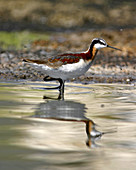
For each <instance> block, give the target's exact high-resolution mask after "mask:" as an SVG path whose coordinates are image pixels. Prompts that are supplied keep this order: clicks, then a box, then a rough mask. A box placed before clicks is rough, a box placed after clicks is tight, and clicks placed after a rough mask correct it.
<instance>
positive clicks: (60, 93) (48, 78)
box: [43, 76, 65, 100]
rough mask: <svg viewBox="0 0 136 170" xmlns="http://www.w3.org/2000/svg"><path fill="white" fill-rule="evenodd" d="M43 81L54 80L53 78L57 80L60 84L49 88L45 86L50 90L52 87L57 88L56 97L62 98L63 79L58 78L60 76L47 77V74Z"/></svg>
mask: <svg viewBox="0 0 136 170" xmlns="http://www.w3.org/2000/svg"><path fill="white" fill-rule="evenodd" d="M43 80H44V81H54V80H58V81H59V83H60V85H59V86H57V87H51V88H45V89H46V90H52V89H58V90H59V96H58V99H59V100H60V99H62V100H64V83H65V81H64V80H62V79H60V78H58V79H57V78H52V77H49V76H46V77H45V78H44V79H43Z"/></svg>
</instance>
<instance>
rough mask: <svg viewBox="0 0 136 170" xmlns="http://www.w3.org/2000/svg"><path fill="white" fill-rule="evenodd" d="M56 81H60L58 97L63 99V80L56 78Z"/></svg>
mask: <svg viewBox="0 0 136 170" xmlns="http://www.w3.org/2000/svg"><path fill="white" fill-rule="evenodd" d="M58 81H59V83H60V87H59V96H58V99H62V100H64V84H65V81H64V80H62V79H58Z"/></svg>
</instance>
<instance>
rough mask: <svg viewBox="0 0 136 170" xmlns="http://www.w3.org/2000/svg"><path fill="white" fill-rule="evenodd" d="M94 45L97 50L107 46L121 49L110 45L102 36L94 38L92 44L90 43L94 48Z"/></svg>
mask: <svg viewBox="0 0 136 170" xmlns="http://www.w3.org/2000/svg"><path fill="white" fill-rule="evenodd" d="M93 47H95V48H96V49H97V50H99V49H101V48H105V47H108V48H113V49H115V50H120V49H118V48H115V47H112V46H110V45H108V44H107V43H106V41H105V40H104V39H102V38H94V39H93V40H92V43H91V45H90V48H93ZM120 51H121V50H120Z"/></svg>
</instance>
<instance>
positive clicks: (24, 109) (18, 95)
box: [0, 82, 136, 170]
mask: <svg viewBox="0 0 136 170" xmlns="http://www.w3.org/2000/svg"><path fill="white" fill-rule="evenodd" d="M45 85H48V86H49V85H50V84H48V83H46V84H45V83H42V82H1V83H0V151H1V152H0V169H4V170H6V169H7V170H9V169H10V170H11V169H14V170H16V169H17V170H18V169H23V170H24V169H30V170H39V169H40V170H42V169H59V170H60V169H71V168H72V169H75V170H76V169H79V168H80V169H94V170H96V169H102V170H109V169H111V170H112V169H113V170H114V169H123V170H125V169H135V168H136V162H135V160H136V87H135V86H134V85H121V84H90V85H81V84H73V83H66V90H65V100H64V101H58V100H56V99H57V95H58V92H57V91H56V90H50V91H47V90H42V89H40V88H42V87H45ZM52 85H53V86H54V85H55V84H54V83H53V84H52ZM43 96H46V99H43ZM49 98H52V99H49ZM90 134H91V135H90Z"/></svg>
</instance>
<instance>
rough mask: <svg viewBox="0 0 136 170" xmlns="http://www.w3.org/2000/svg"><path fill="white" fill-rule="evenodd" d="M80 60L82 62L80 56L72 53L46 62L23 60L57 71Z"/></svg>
mask: <svg viewBox="0 0 136 170" xmlns="http://www.w3.org/2000/svg"><path fill="white" fill-rule="evenodd" d="M79 60H80V56H77V55H75V54H72V53H69V54H62V55H58V56H55V57H51V58H48V59H46V60H31V59H23V61H24V62H28V63H36V64H44V65H47V66H49V67H52V68H55V69H57V68H58V67H60V66H62V65H66V64H72V63H77V62H78V61H79Z"/></svg>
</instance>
